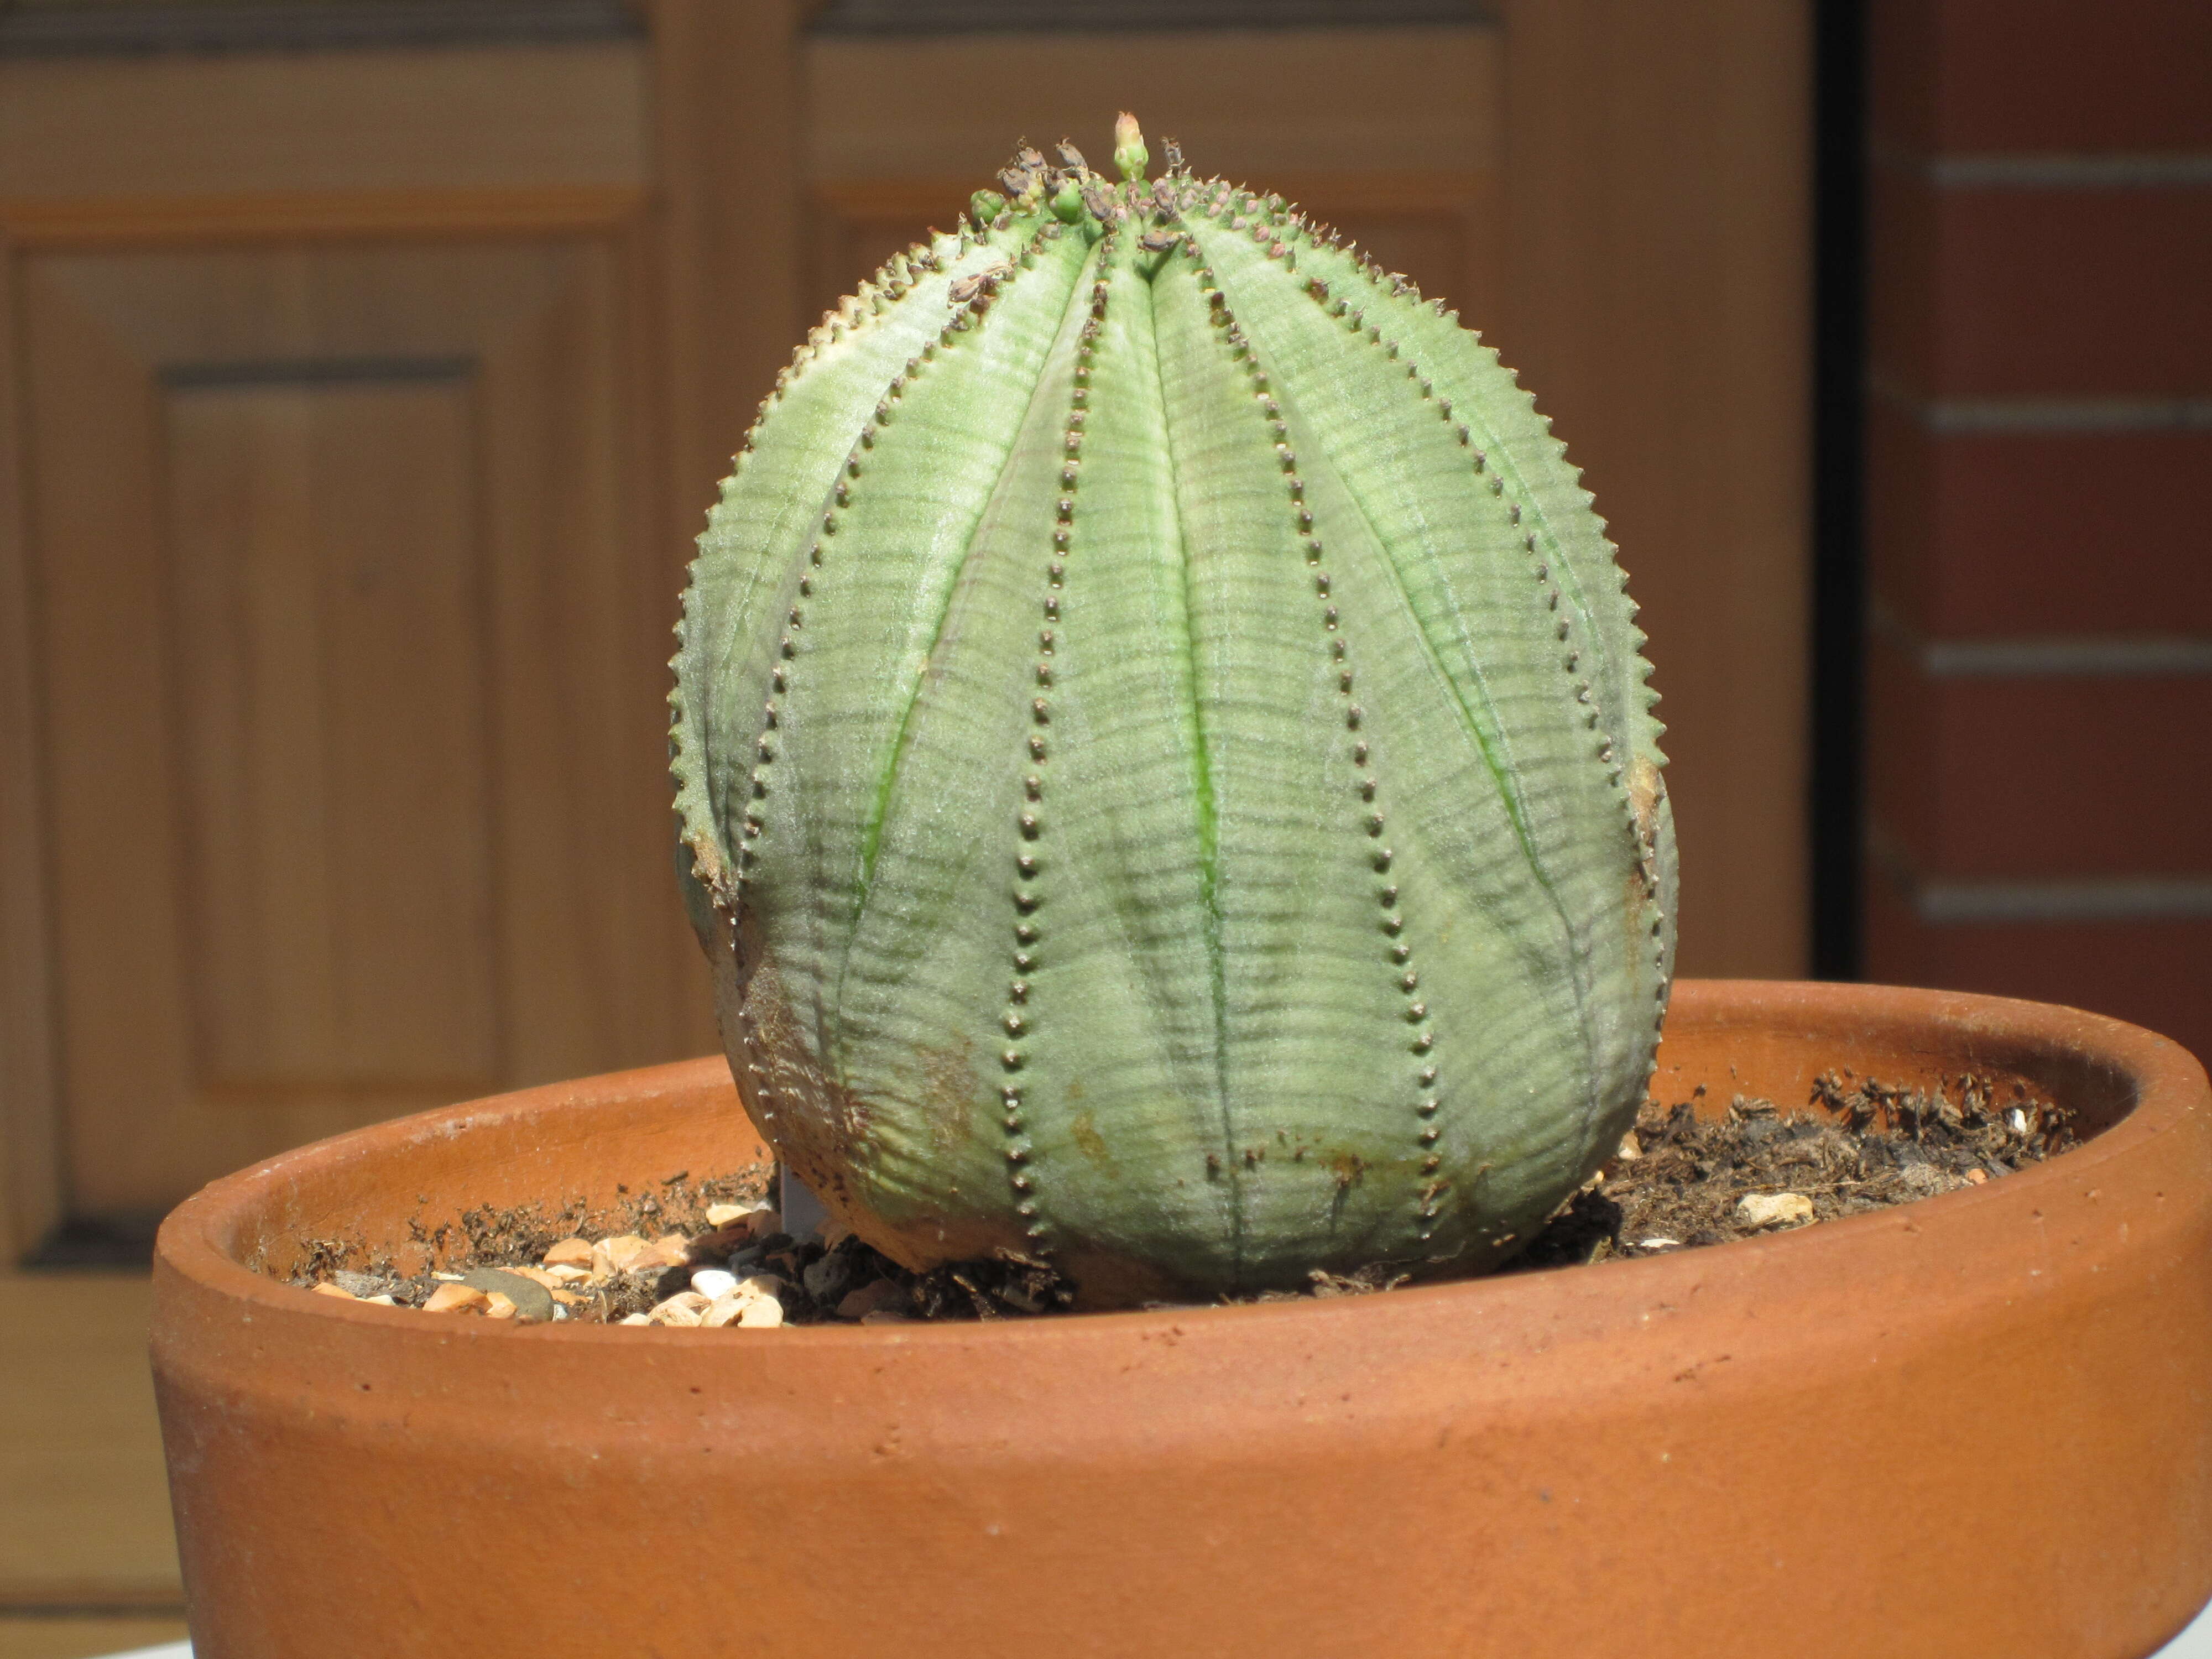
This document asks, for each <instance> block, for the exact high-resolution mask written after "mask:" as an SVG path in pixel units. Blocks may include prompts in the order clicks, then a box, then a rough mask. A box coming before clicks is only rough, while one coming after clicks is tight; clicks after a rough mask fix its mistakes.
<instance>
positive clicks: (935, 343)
mask: <svg viewBox="0 0 2212 1659" xmlns="http://www.w3.org/2000/svg"><path fill="white" fill-rule="evenodd" d="M1060 234H1062V228H1061V227H1060V225H1059V224H1058V223H1057V222H1048V223H1045V224H1043V225H1041V226H1040V227H1039V228H1037V229H1036V232H1035V233H1034V234H1031V235H1030V237H1029V238H1028V239H1027V240H1025V241H1024V243H1023V244H1022V245H1021V246H1020V248H1019V251H1018V254H1017V256H1016V257H1015V258H1013V259H1012V260H1011V261H1009V262H1008V263H1007V264H1005V265H1004V266H1002V267H1000V268H996V269H994V270H989V271H986V272H983V273H980V274H978V275H976V276H973V277H968V278H963V279H961V281H959V282H957V283H954V284H953V287H952V290H951V299H952V301H953V306H952V309H951V313H950V314H949V315H948V316H947V318H946V319H945V324H944V325H943V327H941V328H940V329H939V331H938V332H937V335H936V337H934V338H933V339H931V340H929V341H927V342H926V343H924V344H923V346H922V349H921V351H920V352H918V353H917V354H915V356H913V357H910V358H908V360H907V362H906V365H905V367H904V368H902V369H900V370H899V371H898V372H897V373H896V374H893V375H892V376H891V377H890V380H889V382H888V383H887V384H886V385H885V386H884V392H883V396H882V397H881V398H879V399H878V402H877V404H876V406H875V408H874V410H872V412H871V413H870V414H869V416H867V418H866V419H865V420H864V421H863V422H861V425H860V431H859V433H858V435H856V436H855V437H854V441H853V445H852V447H851V448H850V449H849V450H848V452H847V453H846V456H845V459H844V461H843V463H842V465H840V467H839V468H838V471H837V475H836V482H835V483H833V484H832V485H831V487H830V490H829V497H828V499H827V500H826V501H824V503H823V511H822V517H821V519H820V520H819V522H818V524H817V526H816V532H817V533H816V534H815V535H814V536H813V537H812V538H810V540H809V543H808V545H807V549H806V553H805V563H804V565H803V567H802V568H801V570H800V573H799V583H798V587H797V591H796V594H795V597H794V599H793V604H792V605H791V606H790V609H789V610H788V611H787V613H786V615H785V617H784V618H783V628H782V630H781V635H780V637H779V638H778V639H777V641H776V643H775V653H774V656H773V657H772V659H771V662H770V666H769V681H768V696H767V699H766V701H765V703H764V704H763V709H762V714H761V723H760V727H759V735H758V738H757V741H756V744H755V747H754V759H753V765H752V770H751V775H750V779H749V781H748V797H749V798H748V799H747V802H746V805H745V809H744V813H743V815H742V816H741V817H740V819H739V821H738V848H737V858H736V871H735V878H736V892H735V894H734V895H733V897H734V899H735V901H736V902H738V903H739V904H742V902H743V896H744V886H745V883H746V881H747V879H748V878H749V877H750V872H751V871H752V869H753V867H754V866H755V865H756V864H757V862H758V857H759V854H758V852H757V847H756V843H757V842H759V841H760V840H761V838H762V837H763V836H764V835H765V834H766V833H767V829H768V819H767V813H766V810H765V809H766V803H767V801H768V799H769V794H770V793H771V790H772V788H773V787H774V781H775V759H776V754H777V750H778V747H779V739H778V731H779V724H780V721H781V710H782V708H783V703H784V700H785V698H786V696H787V695H788V693H789V691H790V690H791V687H792V684H793V681H794V679H795V678H797V676H798V675H799V672H800V671H801V668H802V665H803V663H804V660H805V652H804V642H805V626H806V621H807V611H808V605H809V602H810V601H811V599H812V597H813V593H814V581H815V576H816V574H817V573H818V572H819V571H821V570H822V569H823V567H824V565H825V564H826V563H827V562H828V560H829V557H830V556H831V551H830V550H831V549H832V548H833V547H834V546H835V544H836V536H837V532H838V530H839V527H840V525H841V523H842V519H843V516H844V514H845V513H846V511H847V509H848V507H850V506H851V504H852V501H853V495H854V490H855V489H856V488H857V487H858V485H859V483H860V479H861V478H862V477H863V476H864V475H865V474H866V470H867V467H866V461H867V456H868V453H869V452H870V451H872V449H874V447H876V441H877V438H878V435H879V434H880V433H881V432H882V430H883V428H885V427H886V426H889V425H890V424H891V423H892V422H894V421H895V420H896V416H897V409H898V405H899V404H900V403H901V402H902V400H903V399H904V398H905V396H906V393H907V391H908V388H909V387H911V386H913V385H914V383H915V381H916V380H919V379H920V378H921V376H922V375H923V374H927V372H928V369H929V367H930V365H931V364H932V363H933V362H936V360H937V358H938V356H939V353H940V352H942V351H945V350H947V349H951V347H952V346H953V345H954V343H956V342H957V341H958V339H959V338H960V337H961V336H962V335H963V334H964V333H966V332H968V331H969V330H971V329H973V328H975V326H977V325H978V324H979V323H980V322H981V319H983V317H984V315H985V314H986V313H987V312H988V311H989V310H990V308H991V306H992V304H993V303H994V301H995V300H996V298H997V296H998V295H1000V293H1001V292H1002V291H1004V289H1006V287H1008V286H1009V285H1010V284H1011V283H1012V282H1013V281H1014V280H1015V278H1016V277H1017V276H1019V274H1020V273H1021V272H1022V271H1024V270H1028V269H1030V267H1031V266H1032V265H1034V264H1036V258H1037V256H1038V254H1039V253H1040V252H1042V249H1043V247H1044V246H1045V244H1046V243H1048V242H1049V241H1051V240H1055V239H1057V238H1058V237H1059V236H1060ZM900 297H902V296H900ZM824 343H828V342H826V341H825V342H824ZM771 401H773V398H771ZM738 1023H739V1026H740V1031H739V1036H740V1041H741V1043H742V1045H743V1047H744V1051H745V1063H746V1068H747V1070H748V1072H749V1073H750V1076H751V1079H752V1083H753V1088H754V1092H755V1095H756V1097H757V1099H758V1101H759V1103H760V1107H761V1110H762V1114H763V1119H764V1120H769V1121H772V1120H773V1119H774V1117H775V1109H776V1104H777V1100H778V1085H777V1083H776V1079H775V1076H774V1073H773V1071H772V1069H771V1067H770V1066H769V1063H768V1055H767V1054H766V1052H765V1050H764V1048H763V1044H762V1043H761V1042H760V1034H759V1030H758V1027H757V1024H756V1022H755V1021H754V1019H753V1018H752V1016H751V1015H750V1013H749V1012H745V1011H744V1010H741V1011H740V1012H739V1016H738ZM763 1127H766V1123H765V1121H764V1122H763ZM1015 1173H1016V1176H1017V1178H1018V1179H1025V1177H1022V1176H1021V1175H1020V1171H1019V1170H1016V1171H1015Z"/></svg>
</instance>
